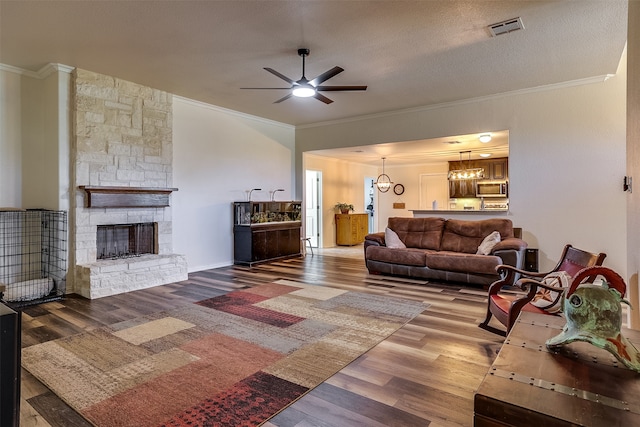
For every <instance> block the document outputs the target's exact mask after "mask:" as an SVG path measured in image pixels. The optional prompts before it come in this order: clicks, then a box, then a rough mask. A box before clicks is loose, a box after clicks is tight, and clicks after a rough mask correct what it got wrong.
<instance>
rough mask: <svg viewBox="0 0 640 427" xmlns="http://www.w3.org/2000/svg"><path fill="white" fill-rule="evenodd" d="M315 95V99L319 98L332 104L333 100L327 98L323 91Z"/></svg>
mask: <svg viewBox="0 0 640 427" xmlns="http://www.w3.org/2000/svg"><path fill="white" fill-rule="evenodd" d="M313 97H314V98H315V99H319V100H320V101H322V102H324V103H325V104H331V103H332V102H333V101H332V100H331V99H329V98H327V97H326V96H324V95H322V94H321V93H318V92H316V94H315V95H313Z"/></svg>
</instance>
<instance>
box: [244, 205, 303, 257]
mask: <svg viewBox="0 0 640 427" xmlns="http://www.w3.org/2000/svg"><path fill="white" fill-rule="evenodd" d="M233 206H234V226H233V261H234V263H235V264H244V265H252V264H256V263H260V262H266V261H272V260H275V259H280V258H288V257H294V256H301V255H302V253H301V250H300V237H301V227H302V222H301V220H300V215H301V210H300V208H301V202H299V201H293V202H234V204H233Z"/></svg>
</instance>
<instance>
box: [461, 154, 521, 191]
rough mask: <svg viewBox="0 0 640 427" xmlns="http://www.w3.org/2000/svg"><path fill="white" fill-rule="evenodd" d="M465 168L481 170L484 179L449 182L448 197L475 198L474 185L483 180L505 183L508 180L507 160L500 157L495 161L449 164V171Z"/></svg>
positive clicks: (484, 160) (485, 160)
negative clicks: (482, 170)
mask: <svg viewBox="0 0 640 427" xmlns="http://www.w3.org/2000/svg"><path fill="white" fill-rule="evenodd" d="M465 168H483V169H484V178H483V179H482V180H475V179H463V180H450V181H449V197H450V198H452V199H455V198H470V197H477V196H476V185H477V183H478V182H482V181H483V180H487V181H505V180H507V179H508V178H509V159H508V158H507V157H500V158H496V159H490V160H489V159H480V160H471V161H469V162H462V163H461V162H458V161H455V162H449V170H450V171H451V170H456V169H465Z"/></svg>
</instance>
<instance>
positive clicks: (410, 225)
mask: <svg viewBox="0 0 640 427" xmlns="http://www.w3.org/2000/svg"><path fill="white" fill-rule="evenodd" d="M444 224H445V219H444V218H437V217H427V218H402V217H392V218H389V221H388V227H389V228H390V229H391V230H393V231H395V232H396V234H397V235H398V237H400V240H402V242H403V243H404V244H405V245H406V246H407V248H419V249H432V250H434V251H437V250H440V241H441V240H442V232H443V230H444ZM487 234H489V233H487ZM483 237H484V236H483ZM478 243H480V242H478ZM477 247H478V245H476V248H477Z"/></svg>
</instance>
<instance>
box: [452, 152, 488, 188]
mask: <svg viewBox="0 0 640 427" xmlns="http://www.w3.org/2000/svg"><path fill="white" fill-rule="evenodd" d="M463 153H467V154H468V155H469V159H468V162H467V167H466V168H464V164H463V161H462V154H463ZM447 178H448V179H450V180H452V181H455V180H462V179H482V178H484V168H472V167H471V151H461V152H460V169H455V170H451V171H449V174H448V175H447Z"/></svg>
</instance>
